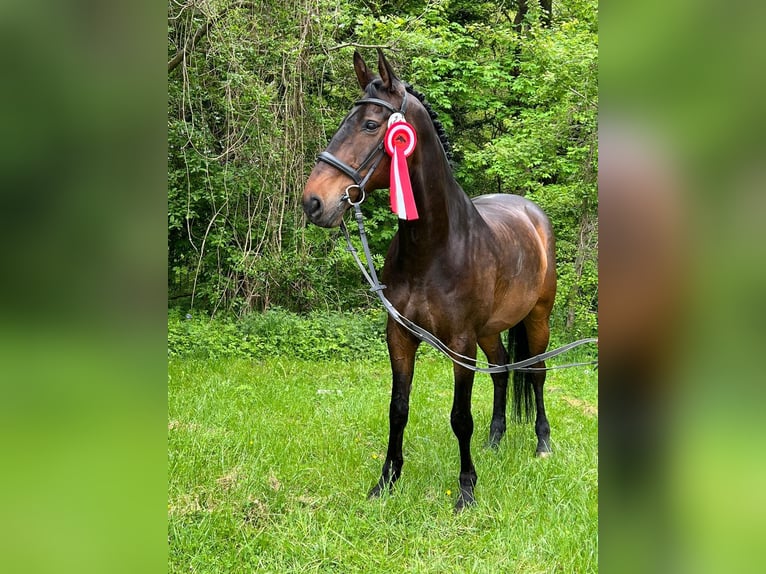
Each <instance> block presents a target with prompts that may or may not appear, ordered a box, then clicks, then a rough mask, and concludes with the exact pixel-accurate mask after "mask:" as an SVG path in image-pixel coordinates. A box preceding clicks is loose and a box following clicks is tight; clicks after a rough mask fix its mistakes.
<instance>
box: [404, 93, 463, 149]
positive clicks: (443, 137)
mask: <svg viewBox="0 0 766 574" xmlns="http://www.w3.org/2000/svg"><path fill="white" fill-rule="evenodd" d="M404 87H405V88H406V90H407V93H409V94H412V95H413V96H415V97H416V98H417V99H418V100H419V101H420V103H421V104H423V107H424V108H425V109H426V111H427V112H428V115H429V117H430V118H431V122H432V123H433V125H434V129H435V130H436V134H437V135H438V136H439V141H440V142H441V144H442V147H443V148H444V153H445V155H446V156H447V160H449V162H450V164H452V162H453V156H452V144H450V143H449V139H447V132H446V131H444V126H443V125H442V123H441V122H440V121H439V116H438V115H437V113H436V112H435V111H434V109H433V108H432V107H431V104H429V103H428V101H426V97H425V96H424V95H423V94H421V93H420V92H418V91H417V90H416V89H415V88H413V87H412V86H411V85H410V84H408V83H406V82H404Z"/></svg>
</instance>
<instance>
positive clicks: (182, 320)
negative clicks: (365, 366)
mask: <svg viewBox="0 0 766 574" xmlns="http://www.w3.org/2000/svg"><path fill="white" fill-rule="evenodd" d="M384 333H385V315H384V313H383V312H380V311H366V312H355V313H351V312H346V313H341V312H319V311H314V312H312V313H310V314H309V315H307V316H299V315H296V314H295V313H291V312H289V311H287V310H285V309H282V308H280V307H272V308H271V309H269V310H268V311H266V312H263V313H252V314H249V315H247V316H245V317H243V318H241V319H239V320H236V321H235V320H230V319H228V320H227V319H223V318H217V319H209V318H207V317H196V316H190V315H185V316H182V315H181V314H180V313H178V312H176V311H173V312H171V313H170V316H169V318H168V355H169V356H170V357H183V358H195V359H218V358H223V357H230V358H245V359H253V360H263V359H266V358H268V357H276V356H280V357H289V358H292V359H304V360H325V359H335V360H339V361H357V360H359V359H360V358H365V359H371V358H374V359H378V360H385V359H386V358H387V357H388V354H387V351H386V343H385V336H384Z"/></svg>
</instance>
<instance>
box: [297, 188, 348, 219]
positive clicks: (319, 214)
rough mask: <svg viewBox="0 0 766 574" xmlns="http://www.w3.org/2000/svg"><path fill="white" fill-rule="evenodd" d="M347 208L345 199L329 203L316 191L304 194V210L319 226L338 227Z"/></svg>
mask: <svg viewBox="0 0 766 574" xmlns="http://www.w3.org/2000/svg"><path fill="white" fill-rule="evenodd" d="M347 208H348V204H347V203H346V202H345V201H343V202H341V201H338V202H331V204H328V203H327V202H325V201H323V200H322V198H321V197H319V196H318V195H316V194H314V193H310V192H308V193H306V194H304V196H303V212H304V213H305V214H306V217H308V219H309V221H310V222H311V223H313V224H314V225H318V226H319V227H338V225H340V222H341V221H342V219H343V214H344V213H345V211H346V209H347Z"/></svg>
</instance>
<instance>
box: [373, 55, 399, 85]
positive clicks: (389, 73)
mask: <svg viewBox="0 0 766 574" xmlns="http://www.w3.org/2000/svg"><path fill="white" fill-rule="evenodd" d="M378 72H379V73H380V79H381V80H383V87H384V88H385V89H386V90H388V91H389V92H393V91H395V89H396V83H397V82H398V81H399V78H397V77H396V74H394V70H393V68H391V64H389V63H388V60H386V57H385V56H384V55H383V50H381V49H380V48H378Z"/></svg>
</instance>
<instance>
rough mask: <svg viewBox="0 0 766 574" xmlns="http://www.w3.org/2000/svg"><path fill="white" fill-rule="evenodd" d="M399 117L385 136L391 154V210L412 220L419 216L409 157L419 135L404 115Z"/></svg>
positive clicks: (401, 216)
mask: <svg viewBox="0 0 766 574" xmlns="http://www.w3.org/2000/svg"><path fill="white" fill-rule="evenodd" d="M399 117H401V119H399V118H396V119H395V121H394V122H392V123H389V126H388V130H387V131H386V136H385V147H386V152H387V153H388V155H390V156H391V170H390V173H389V177H390V193H391V211H393V212H394V213H396V215H397V216H398V217H399V219H405V220H408V221H412V220H414V219H417V218H418V210H417V207H415V196H414V195H413V193H412V183H411V182H410V171H409V169H408V167H407V157H408V156H410V155H412V152H413V151H414V150H415V144H416V143H417V136H416V135H415V128H413V127H412V125H410V124H408V123H407V122H405V121H404V118H403V117H402V116H399ZM391 119H394V118H393V117H392V118H391ZM397 120H398V121H397Z"/></svg>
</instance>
